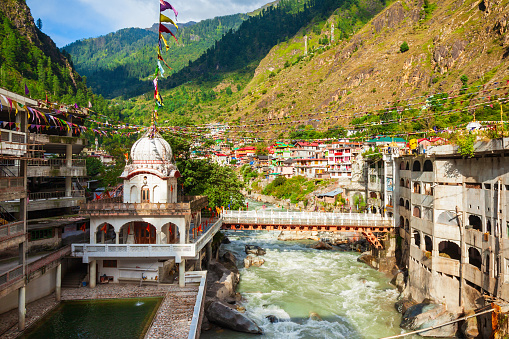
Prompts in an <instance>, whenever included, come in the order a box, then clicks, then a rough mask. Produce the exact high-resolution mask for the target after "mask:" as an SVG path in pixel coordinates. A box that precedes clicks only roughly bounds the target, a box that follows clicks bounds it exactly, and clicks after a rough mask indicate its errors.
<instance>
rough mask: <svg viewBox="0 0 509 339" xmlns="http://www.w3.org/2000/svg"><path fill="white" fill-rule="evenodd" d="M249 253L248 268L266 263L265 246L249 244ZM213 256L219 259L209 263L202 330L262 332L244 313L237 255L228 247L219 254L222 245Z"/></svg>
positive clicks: (226, 239) (224, 241)
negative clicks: (239, 287) (226, 329)
mask: <svg viewBox="0 0 509 339" xmlns="http://www.w3.org/2000/svg"><path fill="white" fill-rule="evenodd" d="M222 242H223V243H228V242H229V240H228V238H223V239H222ZM246 254H248V256H247V257H246V259H244V264H245V267H246V268H249V267H250V266H258V267H259V266H261V265H263V262H264V260H263V259H262V258H260V256H262V255H264V254H265V251H264V250H263V249H261V248H259V247H258V246H251V247H248V246H246ZM214 257H215V258H216V259H213V260H211V261H210V263H209V266H208V274H207V293H206V299H205V317H204V321H203V323H202V331H209V330H213V329H214V328H216V329H220V328H228V329H231V330H234V331H238V332H245V333H251V334H261V333H262V330H261V329H260V328H259V327H258V325H256V323H255V322H254V321H252V320H251V319H249V317H247V315H246V314H245V311H246V310H245V308H244V307H243V306H242V304H241V302H242V296H241V295H240V293H237V292H236V289H237V285H238V283H239V277H240V274H239V269H238V267H237V258H236V257H235V255H234V254H233V253H232V252H229V251H224V253H222V255H220V246H218V247H217V248H216V252H215V255H214ZM217 327H219V328H217Z"/></svg>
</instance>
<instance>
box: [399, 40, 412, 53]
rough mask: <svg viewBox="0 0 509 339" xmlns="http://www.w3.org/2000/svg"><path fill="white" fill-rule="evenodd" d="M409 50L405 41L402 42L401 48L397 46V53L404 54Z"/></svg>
mask: <svg viewBox="0 0 509 339" xmlns="http://www.w3.org/2000/svg"><path fill="white" fill-rule="evenodd" d="M409 49H410V47H408V44H407V42H406V41H404V42H403V43H402V44H401V46H399V51H400V52H401V53H405V52H406V51H408V50H409Z"/></svg>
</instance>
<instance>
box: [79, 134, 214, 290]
mask: <svg viewBox="0 0 509 339" xmlns="http://www.w3.org/2000/svg"><path fill="white" fill-rule="evenodd" d="M179 177H180V172H179V171H178V169H177V167H176V165H175V164H174V162H173V154H172V150H171V147H170V145H169V144H168V142H167V141H166V140H164V139H163V138H162V137H161V136H160V135H159V134H157V133H155V134H152V135H151V134H146V135H145V136H143V137H142V138H141V139H139V140H138V141H136V143H135V144H134V145H133V147H132V149H131V158H130V159H129V162H128V164H127V165H126V167H125V169H124V171H123V173H122V175H121V178H122V179H124V193H123V197H117V198H112V199H105V200H98V201H92V202H89V203H87V205H86V206H85V207H83V208H82V211H81V212H80V213H81V214H88V215H90V244H87V245H83V244H73V255H74V256H77V257H82V258H83V262H85V263H89V265H90V266H89V268H90V270H89V272H90V273H89V277H90V279H89V280H90V287H92V288H93V287H95V284H96V283H97V282H99V283H101V282H106V281H108V282H113V283H117V282H135V283H140V280H141V281H148V282H153V283H159V282H161V281H163V280H168V279H171V277H170V276H171V274H170V272H172V271H173V269H174V268H175V267H174V266H175V263H176V264H177V265H178V272H179V282H180V284H181V285H184V272H185V260H186V259H194V260H197V266H201V260H202V258H203V253H202V250H203V248H204V247H205V246H206V245H209V246H208V250H209V251H210V242H211V240H212V237H213V235H214V234H215V233H216V232H217V230H219V228H220V226H221V219H220V218H219V219H218V220H214V221H213V222H210V225H211V226H210V227H208V228H207V229H205V227H202V226H200V225H201V224H202V220H201V219H202V218H201V210H202V209H203V208H206V206H207V205H208V199H207V197H189V196H183V195H182V194H181V193H182V192H181V191H180V192H179V190H178V186H177V178H179ZM207 226H209V223H208V222H207ZM166 282H168V281H166ZM170 282H171V281H170Z"/></svg>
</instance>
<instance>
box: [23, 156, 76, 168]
mask: <svg viewBox="0 0 509 339" xmlns="http://www.w3.org/2000/svg"><path fill="white" fill-rule="evenodd" d="M27 164H28V166H50V167H62V166H67V160H66V159H42V158H35V159H29V160H28V161H27ZM85 166H86V161H85V159H72V167H85Z"/></svg>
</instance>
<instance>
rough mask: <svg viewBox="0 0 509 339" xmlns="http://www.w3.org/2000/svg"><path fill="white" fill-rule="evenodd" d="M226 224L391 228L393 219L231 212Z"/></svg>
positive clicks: (308, 213) (357, 215)
mask: <svg viewBox="0 0 509 339" xmlns="http://www.w3.org/2000/svg"><path fill="white" fill-rule="evenodd" d="M223 222H224V223H239V224H240V223H243V224H245V223H252V224H287V225H323V226H370V227H391V226H392V218H388V217H383V216H380V215H378V214H364V213H322V212H290V211H287V212H275V211H272V210H271V211H229V210H226V211H224V213H223Z"/></svg>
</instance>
